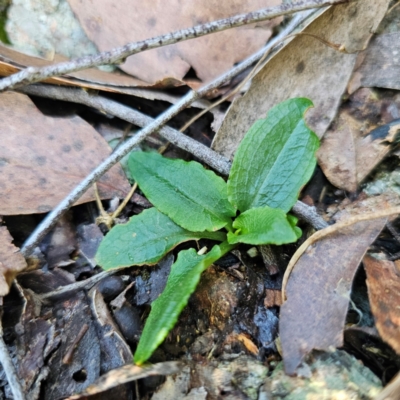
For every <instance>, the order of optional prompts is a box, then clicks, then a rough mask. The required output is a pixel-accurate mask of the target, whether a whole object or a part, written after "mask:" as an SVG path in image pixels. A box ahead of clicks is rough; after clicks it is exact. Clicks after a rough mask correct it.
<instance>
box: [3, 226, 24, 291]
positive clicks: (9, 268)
mask: <svg viewBox="0 0 400 400" xmlns="http://www.w3.org/2000/svg"><path fill="white" fill-rule="evenodd" d="M13 240H14V239H13V238H12V236H11V235H10V233H9V232H8V230H7V228H6V227H5V226H1V227H0V296H5V295H6V294H8V292H9V290H10V285H11V283H12V281H13V280H14V278H15V277H16V276H17V274H18V273H19V272H21V271H23V270H24V269H25V268H26V267H27V264H26V261H25V258H24V256H23V255H22V254H20V253H19V249H18V247H16V246H14V245H13V244H12V242H13Z"/></svg>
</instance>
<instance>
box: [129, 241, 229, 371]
mask: <svg viewBox="0 0 400 400" xmlns="http://www.w3.org/2000/svg"><path fill="white" fill-rule="evenodd" d="M232 248H233V246H230V245H228V244H227V243H226V242H224V243H222V244H221V245H219V246H214V247H213V248H212V249H211V251H210V252H209V253H207V254H204V255H199V254H197V253H196V251H195V250H194V249H189V250H184V251H181V252H180V253H179V254H178V259H177V261H176V262H175V263H174V264H173V265H172V267H171V273H170V275H169V277H168V281H167V285H166V287H165V289H164V291H163V293H162V294H161V296H160V297H159V298H158V299H157V300H155V301H154V302H153V303H152V305H151V312H150V314H149V316H148V318H147V321H146V325H145V327H144V329H143V333H142V336H141V337H140V341H139V344H138V347H137V349H136V353H135V356H134V361H135V363H136V364H138V365H140V364H143V363H144V362H145V361H146V360H147V359H148V358H149V357H150V356H151V355H152V353H153V352H154V350H155V349H156V348H157V347H158V346H159V345H160V344H161V343H162V341H163V340H164V339H165V338H166V336H167V335H168V332H169V331H170V330H171V329H172V328H173V327H174V325H175V323H176V321H177V320H178V317H179V314H180V313H181V311H182V309H183V308H184V307H185V306H186V304H187V302H188V300H189V297H190V295H191V294H192V293H193V292H194V290H195V289H196V286H197V284H198V283H199V280H200V275H201V273H202V272H203V271H205V270H206V269H207V268H208V267H209V266H210V265H211V264H212V263H214V262H215V261H216V260H218V259H219V258H221V257H222V256H223V255H224V254H225V253H227V252H228V251H230V250H231V249H232Z"/></svg>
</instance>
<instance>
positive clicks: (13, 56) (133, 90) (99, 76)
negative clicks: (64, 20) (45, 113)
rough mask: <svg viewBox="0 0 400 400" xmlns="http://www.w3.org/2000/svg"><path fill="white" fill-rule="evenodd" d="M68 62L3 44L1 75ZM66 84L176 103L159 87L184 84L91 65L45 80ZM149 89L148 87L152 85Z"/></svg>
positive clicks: (61, 58)
mask: <svg viewBox="0 0 400 400" xmlns="http://www.w3.org/2000/svg"><path fill="white" fill-rule="evenodd" d="M63 61H66V59H65V58H64V57H62V56H58V55H56V56H55V57H54V60H53V61H51V62H50V61H48V60H44V59H42V58H39V57H34V56H31V55H28V54H24V53H21V52H19V51H17V50H14V49H11V48H9V47H7V46H5V45H4V44H2V43H0V76H9V75H11V74H15V73H17V72H19V71H21V70H22V69H23V68H25V67H29V66H32V67H45V66H48V65H53V64H56V63H59V62H63ZM44 82H46V83H52V84H57V85H63V86H73V87H81V88H85V89H95V90H102V91H105V92H113V93H120V94H127V95H132V96H136V97H140V98H144V99H148V100H163V101H167V102H169V103H176V102H177V101H178V100H179V97H178V96H176V95H172V94H169V93H166V92H164V91H161V90H156V89H157V88H163V87H165V86H180V85H182V82H181V81H176V80H173V79H166V80H165V81H162V82H159V83H158V84H157V85H149V84H148V83H147V82H143V81H141V80H140V79H137V78H134V77H132V76H130V75H128V74H125V73H123V72H121V71H118V70H117V71H114V72H106V71H101V70H99V69H97V68H87V69H85V70H82V71H76V72H71V73H69V74H68V75H64V76H55V77H52V78H48V79H46V80H44ZM150 87H151V90H150V89H147V88H150ZM203 103H204V101H203V102H201V101H197V102H195V103H194V104H193V105H194V106H197V107H199V108H204V107H206V106H205V105H204V104H203Z"/></svg>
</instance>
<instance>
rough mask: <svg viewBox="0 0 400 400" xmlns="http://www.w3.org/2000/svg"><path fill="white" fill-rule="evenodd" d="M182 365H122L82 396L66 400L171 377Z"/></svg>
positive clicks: (105, 375)
mask: <svg viewBox="0 0 400 400" xmlns="http://www.w3.org/2000/svg"><path fill="white" fill-rule="evenodd" d="M182 366H183V364H182V363H180V362H178V361H168V362H163V363H158V364H154V365H148V366H145V367H138V366H137V365H132V364H131V365H124V366H123V367H120V368H116V369H114V370H112V371H110V372H108V373H106V374H104V375H102V376H101V377H100V378H99V379H98V380H97V381H96V382H95V383H94V384H93V385H91V386H89V387H88V388H87V389H86V390H85V391H84V392H83V393H82V394H77V395H75V396H71V397H68V399H66V400H80V399H86V397H88V396H91V395H95V394H97V393H102V392H104V391H106V390H108V389H112V388H115V387H117V386H119V385H122V384H124V383H127V382H132V381H136V380H138V379H142V378H146V377H149V376H157V375H171V374H176V373H178V372H179V371H180V370H181V368H182Z"/></svg>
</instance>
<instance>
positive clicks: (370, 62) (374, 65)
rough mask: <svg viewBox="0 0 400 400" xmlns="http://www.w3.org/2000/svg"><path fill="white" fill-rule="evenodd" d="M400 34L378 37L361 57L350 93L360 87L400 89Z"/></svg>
mask: <svg viewBox="0 0 400 400" xmlns="http://www.w3.org/2000/svg"><path fill="white" fill-rule="evenodd" d="M399 53H400V32H393V33H386V34H382V35H377V36H376V37H375V38H374V39H373V40H371V43H370V44H369V45H368V48H367V49H366V50H364V51H363V52H362V53H361V54H360V55H359V64H360V65H359V66H358V68H357V69H356V70H355V71H354V74H353V76H352V78H351V80H350V82H349V88H348V90H349V92H350V93H353V92H354V91H355V90H356V89H357V88H359V87H360V86H362V87H380V88H387V89H396V90H399V89H400V63H399V60H400V58H399V57H400V54H399Z"/></svg>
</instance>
